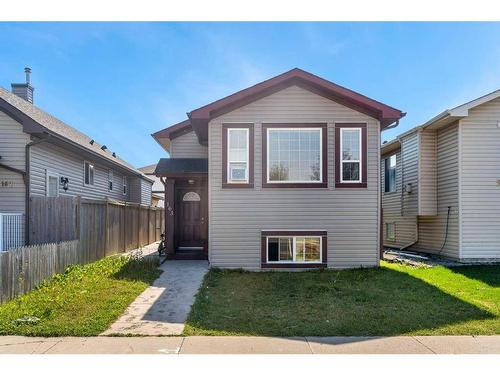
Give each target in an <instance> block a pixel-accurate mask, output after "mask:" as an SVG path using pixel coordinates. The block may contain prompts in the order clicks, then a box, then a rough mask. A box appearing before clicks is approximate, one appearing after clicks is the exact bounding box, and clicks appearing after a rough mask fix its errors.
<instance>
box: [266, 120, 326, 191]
mask: <svg viewBox="0 0 500 375" xmlns="http://www.w3.org/2000/svg"><path fill="white" fill-rule="evenodd" d="M270 130H283V131H284V130H319V180H318V181H314V180H304V181H300V180H286V181H274V180H270V179H269V145H270V143H269V133H270ZM266 133H267V134H266V139H267V142H266V143H267V146H266V148H267V154H266V159H267V160H266V169H267V171H266V175H267V178H266V179H267V183H268V184H322V183H323V162H324V160H323V128H320V127H310V128H307V127H306V128H304V127H303V128H294V127H291V128H267V129H266Z"/></svg>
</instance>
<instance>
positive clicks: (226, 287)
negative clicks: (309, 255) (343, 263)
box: [184, 262, 500, 336]
mask: <svg viewBox="0 0 500 375" xmlns="http://www.w3.org/2000/svg"><path fill="white" fill-rule="evenodd" d="M184 334H186V335H263V336H376V335H380V336H393V335H495V334H500V266H470V267H456V268H446V267H433V268H415V267H410V266H405V265H397V264H390V263H384V262H383V263H382V266H381V267H380V268H371V269H351V270H342V271H335V270H321V271H309V272H260V273H255V272H244V271H237V270H236V271H229V270H211V271H210V272H209V273H208V274H207V275H206V277H205V280H204V283H203V285H202V288H201V289H200V292H199V293H198V295H197V297H196V301H195V303H194V305H193V308H192V310H191V313H190V315H189V317H188V321H187V324H186V327H185V330H184Z"/></svg>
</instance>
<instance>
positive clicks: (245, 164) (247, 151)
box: [222, 124, 253, 188]
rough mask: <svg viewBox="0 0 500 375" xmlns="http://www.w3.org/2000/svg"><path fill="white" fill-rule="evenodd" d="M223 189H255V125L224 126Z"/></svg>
mask: <svg viewBox="0 0 500 375" xmlns="http://www.w3.org/2000/svg"><path fill="white" fill-rule="evenodd" d="M222 131H223V147H222V158H223V175H222V186H223V187H231V188H232V187H253V125H252V124H224V125H223V129H222Z"/></svg>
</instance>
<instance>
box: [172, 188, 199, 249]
mask: <svg viewBox="0 0 500 375" xmlns="http://www.w3.org/2000/svg"><path fill="white" fill-rule="evenodd" d="M176 207H177V210H176V211H177V215H176V216H177V223H176V231H175V232H176V242H177V248H182V247H199V248H204V247H205V244H206V240H207V233H206V232H207V230H206V228H207V226H206V219H207V214H206V212H207V202H206V201H205V194H204V191H203V189H200V188H195V187H192V188H191V187H188V188H179V189H177V202H176Z"/></svg>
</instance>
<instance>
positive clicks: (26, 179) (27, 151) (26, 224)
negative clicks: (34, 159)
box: [24, 134, 50, 245]
mask: <svg viewBox="0 0 500 375" xmlns="http://www.w3.org/2000/svg"><path fill="white" fill-rule="evenodd" d="M49 137H50V134H48V135H47V138H40V139H37V140H35V141H31V142H30V143H28V144H27V145H26V148H25V155H24V157H25V164H26V166H25V168H24V169H25V171H26V172H25V175H24V186H25V189H24V190H25V197H24V204H25V211H24V217H25V219H24V242H25V243H26V245H29V244H30V243H29V242H30V241H29V234H30V228H29V222H30V221H29V212H30V211H29V210H30V190H31V189H30V187H31V181H30V180H31V178H30V176H31V171H30V170H31V167H30V161H31V152H30V150H31V146H35V145H38V144H40V143H43V142H45V141H47V140H48V138H49Z"/></svg>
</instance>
